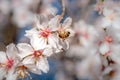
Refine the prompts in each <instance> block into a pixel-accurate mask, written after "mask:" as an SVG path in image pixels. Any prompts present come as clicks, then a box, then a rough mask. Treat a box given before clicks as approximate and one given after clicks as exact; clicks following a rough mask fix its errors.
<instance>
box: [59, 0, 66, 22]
mask: <svg viewBox="0 0 120 80" xmlns="http://www.w3.org/2000/svg"><path fill="white" fill-rule="evenodd" d="M61 4H62V13H61V15H60V17H59V21H60V22H61V21H62V19H63V17H64V15H65V2H64V0H61Z"/></svg>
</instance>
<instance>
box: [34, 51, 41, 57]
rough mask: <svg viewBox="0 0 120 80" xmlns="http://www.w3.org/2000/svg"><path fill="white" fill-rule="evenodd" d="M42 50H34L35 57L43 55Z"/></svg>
mask: <svg viewBox="0 0 120 80" xmlns="http://www.w3.org/2000/svg"><path fill="white" fill-rule="evenodd" d="M42 52H43V51H42V50H37V51H34V52H33V56H34V57H35V58H39V57H40V56H41V55H42Z"/></svg>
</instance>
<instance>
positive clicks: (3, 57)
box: [0, 51, 7, 63]
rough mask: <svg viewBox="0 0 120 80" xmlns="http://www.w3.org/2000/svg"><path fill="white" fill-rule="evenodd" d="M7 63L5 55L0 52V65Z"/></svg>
mask: <svg viewBox="0 0 120 80" xmlns="http://www.w3.org/2000/svg"><path fill="white" fill-rule="evenodd" d="M6 61H7V58H6V53H5V52H2V51H0V63H5V62H6Z"/></svg>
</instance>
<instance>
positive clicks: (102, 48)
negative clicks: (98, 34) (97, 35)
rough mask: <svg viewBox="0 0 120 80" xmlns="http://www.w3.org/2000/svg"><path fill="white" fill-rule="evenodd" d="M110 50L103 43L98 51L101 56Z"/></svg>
mask: <svg viewBox="0 0 120 80" xmlns="http://www.w3.org/2000/svg"><path fill="white" fill-rule="evenodd" d="M109 50H110V48H109V44H108V43H106V42H105V43H103V44H101V46H100V48H99V51H100V53H101V54H102V55H105V54H106V53H107V52H108V51H109Z"/></svg>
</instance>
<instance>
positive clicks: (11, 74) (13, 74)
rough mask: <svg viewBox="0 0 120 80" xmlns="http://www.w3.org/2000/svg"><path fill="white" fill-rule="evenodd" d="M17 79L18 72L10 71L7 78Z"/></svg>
mask: <svg viewBox="0 0 120 80" xmlns="http://www.w3.org/2000/svg"><path fill="white" fill-rule="evenodd" d="M16 79H17V73H14V70H12V71H9V73H8V75H7V77H6V80H16Z"/></svg>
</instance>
